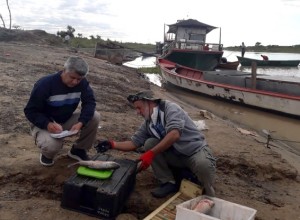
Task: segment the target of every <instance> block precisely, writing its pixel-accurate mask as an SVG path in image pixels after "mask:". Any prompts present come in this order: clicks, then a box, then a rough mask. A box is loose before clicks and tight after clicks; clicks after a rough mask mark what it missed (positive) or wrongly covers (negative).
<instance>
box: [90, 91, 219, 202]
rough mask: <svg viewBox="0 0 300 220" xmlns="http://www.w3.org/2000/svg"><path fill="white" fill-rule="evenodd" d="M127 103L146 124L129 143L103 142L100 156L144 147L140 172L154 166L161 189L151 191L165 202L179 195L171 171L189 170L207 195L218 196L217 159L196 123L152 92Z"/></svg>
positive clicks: (131, 99) (133, 97) (128, 98)
mask: <svg viewBox="0 0 300 220" xmlns="http://www.w3.org/2000/svg"><path fill="white" fill-rule="evenodd" d="M127 100H128V101H129V102H130V103H131V104H132V105H133V106H134V108H135V109H136V111H137V113H138V114H139V115H141V116H142V117H143V118H144V119H145V120H144V122H143V123H142V125H141V126H140V128H139V129H138V130H137V131H136V132H135V134H134V135H133V136H132V137H131V140H129V141H122V142H117V141H113V140H104V141H101V142H99V144H98V145H97V146H96V149H97V151H98V152H105V151H107V150H108V149H117V150H122V151H131V150H136V149H137V148H140V147H143V150H144V151H145V153H143V154H142V155H141V157H140V161H141V163H140V166H139V169H140V170H145V169H147V168H148V167H149V166H150V165H151V166H152V169H153V172H154V175H155V177H156V178H157V179H158V180H159V181H160V182H161V185H160V186H159V187H157V188H155V189H154V190H153V191H151V193H152V195H153V196H154V197H157V198H163V197H165V196H168V195H169V194H172V193H175V192H176V191H178V185H177V184H176V183H175V180H176V179H175V177H174V172H172V167H175V168H179V169H186V168H187V169H188V170H189V171H191V172H192V173H193V174H194V175H195V176H196V178H197V180H198V182H199V183H200V184H201V186H203V187H204V193H205V194H206V195H209V196H215V191H214V188H213V183H214V179H215V172H216V159H215V158H214V156H213V155H212V152H211V149H210V148H209V147H208V145H207V143H206V140H205V137H204V135H203V134H202V133H201V132H200V131H199V130H198V129H197V127H196V125H195V123H194V122H193V120H192V119H191V118H190V117H189V116H188V114H187V113H186V112H185V111H184V110H183V109H182V108H181V107H180V106H179V105H177V104H176V103H173V102H170V101H168V100H162V99H159V98H154V96H153V93H152V91H142V92H139V93H137V94H134V95H129V96H128V97H127Z"/></svg>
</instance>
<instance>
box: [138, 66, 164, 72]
mask: <svg viewBox="0 0 300 220" xmlns="http://www.w3.org/2000/svg"><path fill="white" fill-rule="evenodd" d="M137 71H138V72H139V73H156V74H159V73H160V70H159V67H158V66H156V67H142V68H138V69H137Z"/></svg>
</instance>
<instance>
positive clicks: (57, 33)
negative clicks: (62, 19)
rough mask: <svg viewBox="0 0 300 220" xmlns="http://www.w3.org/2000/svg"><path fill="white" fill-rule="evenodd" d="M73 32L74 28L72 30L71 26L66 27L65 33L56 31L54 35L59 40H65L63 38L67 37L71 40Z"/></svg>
mask: <svg viewBox="0 0 300 220" xmlns="http://www.w3.org/2000/svg"><path fill="white" fill-rule="evenodd" d="M74 32H75V28H73V27H72V26H71V25H68V26H67V30H66V31H57V32H56V35H57V36H59V37H61V38H65V36H67V35H69V36H70V37H71V38H73V37H74Z"/></svg>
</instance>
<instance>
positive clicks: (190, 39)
mask: <svg viewBox="0 0 300 220" xmlns="http://www.w3.org/2000/svg"><path fill="white" fill-rule="evenodd" d="M168 26H169V30H168V31H167V33H165V39H164V44H163V45H164V46H163V48H162V51H163V53H167V51H168V50H169V49H173V48H176V49H190V50H214V51H221V50H222V45H221V44H219V43H206V35H207V34H208V33H209V32H210V31H212V30H214V29H215V28H216V27H214V26H211V25H208V24H204V23H201V22H199V21H197V20H194V19H188V20H178V21H177V22H176V23H175V24H171V25H168Z"/></svg>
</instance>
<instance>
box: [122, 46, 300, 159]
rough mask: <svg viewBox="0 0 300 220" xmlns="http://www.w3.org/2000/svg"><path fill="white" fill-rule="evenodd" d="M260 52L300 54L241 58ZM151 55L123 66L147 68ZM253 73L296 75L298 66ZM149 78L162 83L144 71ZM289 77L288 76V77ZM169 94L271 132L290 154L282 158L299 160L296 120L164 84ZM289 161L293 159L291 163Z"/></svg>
mask: <svg viewBox="0 0 300 220" xmlns="http://www.w3.org/2000/svg"><path fill="white" fill-rule="evenodd" d="M260 54H264V55H267V56H268V57H269V59H272V60H273V59H274V60H275V59H277V60H279V59H280V60H284V59H287V60H288V59H289V60H300V54H289V53H257V52H246V54H245V57H251V58H257V59H261V58H260ZM236 56H240V52H231V51H225V52H224V55H223V57H226V58H227V60H228V61H235V60H237V58H236ZM155 61H156V59H155V57H149V58H146V59H142V58H137V59H136V60H135V61H132V62H130V63H127V64H126V65H127V66H131V67H134V68H138V67H151V66H155ZM238 70H241V71H243V72H249V73H250V72H251V68H245V67H241V66H239V67H238ZM257 74H268V75H278V76H289V77H292V78H293V77H297V78H298V77H300V67H299V66H298V67H293V68H278V67H276V68H260V67H259V68H257ZM145 75H146V76H147V78H148V80H149V81H151V82H152V83H154V84H156V85H158V86H165V85H164V84H163V85H162V79H161V77H160V75H159V74H151V73H148V74H145ZM292 78H291V79H292ZM165 88H166V89H167V90H168V91H169V92H171V93H172V94H173V95H175V96H177V97H178V98H180V99H181V100H185V101H186V102H188V103H189V104H192V105H194V106H196V107H199V108H200V109H206V110H208V111H210V112H212V113H213V114H215V115H217V116H219V117H221V118H223V119H226V120H230V121H232V122H234V123H236V124H238V125H240V126H241V127H243V128H248V129H251V130H255V131H256V132H257V133H259V134H262V135H263V136H266V135H264V133H263V132H262V130H263V129H265V130H268V131H271V132H272V133H271V137H272V138H274V139H276V141H275V142H276V143H280V144H284V145H286V148H284V150H285V151H286V154H289V156H290V157H286V159H289V160H295V161H296V162H297V161H298V162H299V161H300V119H296V118H292V117H288V116H285V115H280V114H276V113H271V112H267V111H264V110H260V109H255V108H251V107H248V106H242V105H239V104H235V103H229V102H226V101H222V100H217V99H215V98H211V97H209V96H205V95H201V94H199V93H194V92H190V91H188V90H185V89H181V88H179V87H175V86H170V85H168V86H167V87H165ZM299 111H300V109H299ZM292 163H293V162H292Z"/></svg>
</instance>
